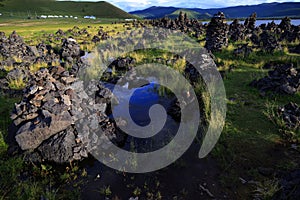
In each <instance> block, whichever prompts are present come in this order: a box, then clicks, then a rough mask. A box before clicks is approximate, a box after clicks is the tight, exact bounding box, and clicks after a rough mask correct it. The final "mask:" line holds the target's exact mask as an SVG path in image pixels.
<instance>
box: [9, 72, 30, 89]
mask: <svg viewBox="0 0 300 200" xmlns="http://www.w3.org/2000/svg"><path fill="white" fill-rule="evenodd" d="M26 82H27V81H25V80H24V77H23V75H20V76H19V77H15V78H9V79H8V86H9V88H10V89H13V90H22V89H24V88H25V87H26Z"/></svg>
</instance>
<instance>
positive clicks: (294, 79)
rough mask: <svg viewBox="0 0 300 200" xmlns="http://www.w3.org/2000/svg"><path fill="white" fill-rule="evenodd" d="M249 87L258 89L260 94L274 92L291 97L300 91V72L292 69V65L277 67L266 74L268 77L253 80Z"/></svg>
mask: <svg viewBox="0 0 300 200" xmlns="http://www.w3.org/2000/svg"><path fill="white" fill-rule="evenodd" d="M250 85H251V86H253V87H256V88H258V89H259V91H260V92H261V93H262V94H265V93H266V92H274V93H277V94H289V95H293V94H295V93H296V92H298V91H299V90H300V70H299V69H296V68H294V67H293V64H283V65H277V66H276V67H275V69H274V70H271V71H269V72H268V76H266V77H264V78H262V79H259V80H254V81H253V82H252V83H251V84H250Z"/></svg>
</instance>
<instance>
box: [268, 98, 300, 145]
mask: <svg viewBox="0 0 300 200" xmlns="http://www.w3.org/2000/svg"><path fill="white" fill-rule="evenodd" d="M264 114H265V115H266V116H267V117H268V119H269V120H270V121H271V122H272V123H273V124H275V125H276V126H277V127H278V131H279V133H280V134H281V137H282V138H283V139H285V140H286V141H288V142H295V141H298V140H299V139H300V127H298V126H296V127H288V126H287V125H286V123H285V121H284V120H283V118H282V117H281V116H279V113H278V106H277V105H275V104H274V103H271V102H267V103H266V110H265V111H264Z"/></svg>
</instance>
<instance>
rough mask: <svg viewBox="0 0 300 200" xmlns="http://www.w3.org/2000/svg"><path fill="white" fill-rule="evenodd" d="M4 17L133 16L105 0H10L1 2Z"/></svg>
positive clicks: (0, 9)
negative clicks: (85, 0)
mask: <svg viewBox="0 0 300 200" xmlns="http://www.w3.org/2000/svg"><path fill="white" fill-rule="evenodd" d="M0 3H1V4H2V6H1V7H0V12H1V13H2V14H3V16H4V17H19V18H21V17H35V16H36V15H63V16H65V15H68V16H71V15H72V16H78V17H82V16H85V15H94V16H96V17H98V18H119V19H125V18H133V16H132V15H130V14H128V13H127V12H125V11H123V10H121V9H119V8H117V7H115V6H113V5H112V4H110V3H108V2H104V1H99V2H74V1H55V0H9V1H3V2H0Z"/></svg>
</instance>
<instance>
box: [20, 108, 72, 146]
mask: <svg viewBox="0 0 300 200" xmlns="http://www.w3.org/2000/svg"><path fill="white" fill-rule="evenodd" d="M45 113H47V114H46V115H45ZM43 115H44V117H45V118H44V119H42V120H41V122H40V123H38V124H36V125H35V124H33V123H32V122H28V123H26V124H25V125H23V126H21V127H20V129H19V130H18V132H17V134H16V141H17V142H18V144H19V146H20V147H21V149H22V150H29V149H35V148H37V147H38V146H39V145H40V144H41V143H42V142H43V141H44V140H46V139H48V138H49V137H51V136H53V135H55V134H56V133H59V132H61V131H63V130H65V129H67V128H68V127H69V126H70V125H71V124H72V123H73V121H72V117H71V115H70V114H69V113H68V112H62V113H61V114H58V115H53V114H50V113H49V112H48V111H43Z"/></svg>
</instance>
